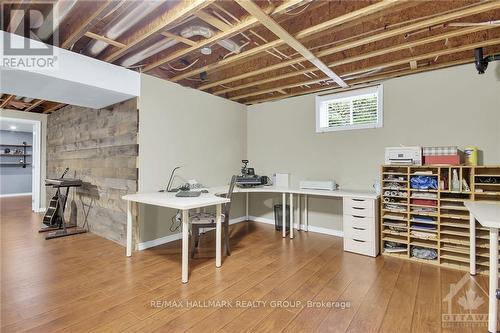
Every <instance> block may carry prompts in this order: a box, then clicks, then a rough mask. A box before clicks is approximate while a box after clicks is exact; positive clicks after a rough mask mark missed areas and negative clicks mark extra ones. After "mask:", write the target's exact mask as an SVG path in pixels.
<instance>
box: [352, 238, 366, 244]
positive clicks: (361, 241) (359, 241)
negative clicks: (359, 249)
mask: <svg viewBox="0 0 500 333" xmlns="http://www.w3.org/2000/svg"><path fill="white" fill-rule="evenodd" d="M352 240H353V241H355V242H358V243H366V242H365V241H364V240H359V239H355V238H353V239H352Z"/></svg>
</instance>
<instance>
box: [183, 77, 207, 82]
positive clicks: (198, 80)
mask: <svg viewBox="0 0 500 333" xmlns="http://www.w3.org/2000/svg"><path fill="white" fill-rule="evenodd" d="M186 80H188V81H196V82H206V80H202V79H193V78H190V77H187V78H186Z"/></svg>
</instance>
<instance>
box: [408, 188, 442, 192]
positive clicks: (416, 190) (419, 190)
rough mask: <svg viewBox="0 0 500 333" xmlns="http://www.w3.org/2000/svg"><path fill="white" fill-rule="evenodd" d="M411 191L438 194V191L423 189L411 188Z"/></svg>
mask: <svg viewBox="0 0 500 333" xmlns="http://www.w3.org/2000/svg"><path fill="white" fill-rule="evenodd" d="M410 191H413V192H428V193H438V190H422V189H418V188H410Z"/></svg>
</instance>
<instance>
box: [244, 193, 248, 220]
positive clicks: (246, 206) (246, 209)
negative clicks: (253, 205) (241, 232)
mask: <svg viewBox="0 0 500 333" xmlns="http://www.w3.org/2000/svg"><path fill="white" fill-rule="evenodd" d="M245 211H246V217H247V218H246V220H247V221H248V192H247V193H246V204H245Z"/></svg>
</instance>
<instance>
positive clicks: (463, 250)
mask: <svg viewBox="0 0 500 333" xmlns="http://www.w3.org/2000/svg"><path fill="white" fill-rule="evenodd" d="M441 251H447V252H455V253H463V254H467V255H469V253H470V251H469V248H468V247H455V246H446V245H444V246H441Z"/></svg>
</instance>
